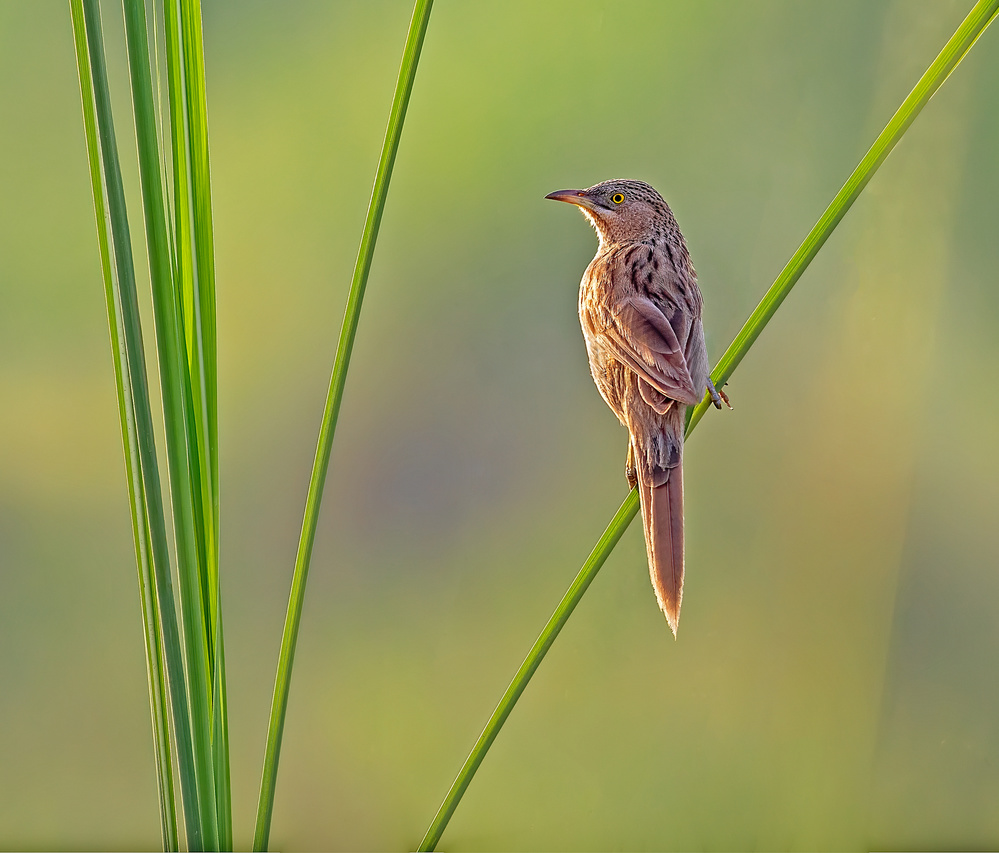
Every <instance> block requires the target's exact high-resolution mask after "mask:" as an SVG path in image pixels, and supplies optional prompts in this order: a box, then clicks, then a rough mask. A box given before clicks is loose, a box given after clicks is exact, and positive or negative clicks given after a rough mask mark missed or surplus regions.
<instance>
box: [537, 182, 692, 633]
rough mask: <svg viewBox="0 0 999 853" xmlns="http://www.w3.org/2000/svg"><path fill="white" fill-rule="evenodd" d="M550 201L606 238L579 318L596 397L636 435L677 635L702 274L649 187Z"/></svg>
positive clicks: (663, 596) (605, 186) (608, 186)
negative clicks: (564, 205)
mask: <svg viewBox="0 0 999 853" xmlns="http://www.w3.org/2000/svg"><path fill="white" fill-rule="evenodd" d="M619 197H623V199H622V200H621V201H620V202H617V201H616V199H617V198H619ZM548 198H552V199H555V200H558V201H566V202H569V203H571V204H576V205H578V206H579V207H580V208H581V209H582V211H583V213H584V214H585V215H586V217H587V218H588V219H589V220H590V222H591V223H592V224H593V227H594V229H595V230H596V232H597V236H598V237H599V239H600V246H599V248H598V249H597V254H596V257H594V258H593V260H592V261H591V262H590V265H589V266H588V267H587V268H586V272H585V273H584V274H583V280H582V282H581V283H580V289H579V320H580V325H581V326H582V329H583V337H584V339H585V341H586V350H587V353H588V355H589V359H590V371H591V373H592V374H593V380H594V382H596V385H597V389H598V390H599V391H600V394H601V396H602V397H603V398H604V400H606V401H607V405H608V406H610V408H611V409H612V410H613V412H614V414H616V415H617V417H618V419H619V420H620V421H621V423H622V424H624V425H625V426H626V427H627V428H628V431H629V433H630V435H631V443H632V447H633V448H634V461H635V468H636V474H637V478H638V489H639V497H640V499H641V505H642V522H643V527H644V529H645V542H646V546H647V549H648V555H649V572H650V575H651V577H652V585H653V587H654V588H655V591H656V598H657V599H658V601H659V606H660V607H661V608H662V610H663V613H665V615H666V620H667V621H668V622H669V625H670V628H671V629H672V630H673V633H674V635H675V634H676V629H677V622H678V620H679V618H680V603H681V600H682V598H683V562H684V560H683V466H682V461H683V426H684V415H685V412H686V408H687V406H688V405H694V404H696V403H697V402H698V401H699V400H700V399H701V397H702V396H703V395H704V391H705V388H706V386H707V382H708V358H707V351H706V350H705V347H704V330H703V328H702V325H701V293H700V290H699V289H698V287H697V276H696V274H695V272H694V267H693V265H692V264H691V262H690V255H689V253H688V252H687V245H686V243H685V242H684V239H683V235H682V234H681V233H680V228H679V227H678V226H677V224H676V219H675V218H674V217H673V213H672V211H671V210H670V209H669V206H668V205H667V204H666V202H665V201H664V200H663V198H662V196H660V195H659V193H658V192H656V190H654V189H653V188H652V187H651V186H649V185H648V184H646V183H643V182H641V181H628V180H613V181H605V182H603V183H601V184H597V185H596V186H593V187H590V188H589V189H587V190H561V191H559V192H556V193H551V194H550V195H549V196H548Z"/></svg>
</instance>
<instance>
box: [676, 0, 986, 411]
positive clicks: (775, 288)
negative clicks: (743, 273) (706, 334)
mask: <svg viewBox="0 0 999 853" xmlns="http://www.w3.org/2000/svg"><path fill="white" fill-rule="evenodd" d="M997 12H999V0H979V2H978V3H976V4H975V6H974V7H973V8H972V10H971V12H969V13H968V17H966V18H965V19H964V21H963V22H962V23H961V26H960V27H958V28H957V31H956V32H955V33H954V35H953V36H951V38H950V40H949V41H948V42H947V44H946V45H944V48H943V50H941V51H940V53H939V54H938V55H937V58H936V59H934V60H933V63H932V64H931V65H930V67H929V68H928V69H926V72H925V73H924V74H923V76H922V77H920V78H919V82H918V83H916V85H915V87H914V88H913V90H912V91H911V92H910V93H909V95H908V96H907V97H906V99H905V100H904V101H903V102H902V106H900V107H899V108H898V110H897V111H896V112H895V115H893V116H892V118H891V121H889V122H888V124H887V125H886V126H885V129H884V130H882V131H881V134H880V135H879V136H878V138H877V139H876V140H875V141H874V144H873V145H872V146H871V147H870V150H868V152H867V153H866V154H865V155H864V159H863V160H861V161H860V164H859V165H858V166H857V168H856V169H854V170H853V174H852V175H850V177H849V178H848V179H847V182H846V183H845V184H843V188H842V189H841V190H840V191H839V192H838V193H837V194H836V197H835V198H834V199H833V200H832V201H831V202H830V204H829V206H828V207H827V208H826V209H825V212H824V213H823V214H822V216H821V217H820V218H819V221H818V222H816V223H815V226H814V227H813V228H812V230H811V231H809V232H808V236H807V237H805V239H804V241H803V242H802V244H801V245H800V246H799V247H798V251H796V252H795V253H794V255H793V256H792V257H791V260H789V261H788V262H787V265H786V266H785V267H784V269H783V270H781V273H780V275H779V276H777V280H776V281H775V282H774V283H773V285H771V287H770V289H769V290H768V291H767V293H766V295H765V296H764V297H763V299H762V300H761V301H760V304H759V305H757V306H756V310H755V311H753V313H752V314H751V315H750V317H749V319H748V320H747V321H746V324H745V325H744V326H743V327H742V330H741V331H740V332H739V334H738V335H736V338H735V340H734V341H732V344H731V346H729V348H728V349H727V350H725V354H724V355H723V356H722V357H721V359H720V360H719V362H718V364H717V365H716V366H715V369H714V370H713V371H712V372H711V377H712V381H713V382H714V384H715V386H716V387H718V388H721V387H722V385H724V384H725V383H726V382H727V381H728V380H729V377H731V375H732V374H733V373H734V372H735V369H736V368H737V367H738V366H739V363H740V362H741V361H742V359H743V358H744V357H745V355H746V353H747V352H749V348H750V347H751V346H752V345H753V344H754V343H755V342H756V339H757V338H758V337H759V336H760V333H761V332H762V331H763V329H764V328H765V327H766V325H767V323H769V322H770V318H771V317H773V315H774V314H775V313H776V311H777V309H778V308H779V307H780V305H781V303H782V302H783V301H784V299H785V297H786V296H787V295H788V293H790V292H791V288H792V287H794V285H795V284H796V283H797V281H798V279H799V278H800V277H801V274H802V273H803V272H804V271H805V269H806V267H807V266H808V265H809V264H810V263H811V262H812V258H814V257H815V256H816V254H818V251H819V249H821V248H822V246H823V244H825V242H826V239H828V237H829V235H830V234H832V232H833V230H834V229H835V228H836V226H837V225H839V222H840V220H841V219H842V218H843V217H844V216H845V215H846V212H847V211H848V210H849V209H850V208H851V207H852V205H853V203H854V202H855V201H856V200H857V197H858V196H859V195H860V193H861V192H863V189H864V187H866V186H867V182H868V181H870V179H871V178H872V177H874V173H875V172H877V170H878V167H880V166H881V164H882V163H883V162H884V161H885V158H886V157H887V156H888V155H889V154H890V153H891V150H892V149H893V148H894V147H895V144H896V143H897V142H898V141H899V140H900V139H901V138H902V135H903V134H904V133H905V132H906V131H907V130H908V129H909V125H911V124H912V122H913V121H915V118H916V116H918V115H919V113H920V111H921V110H922V109H923V107H924V106H926V103H927V102H928V101H929V100H930V98H932V97H933V94H934V93H935V92H936V91H937V89H939V88H940V87H941V86H942V85H943V83H944V81H945V80H946V79H947V78H948V77H949V76H950V75H951V72H953V70H954V69H955V68H957V66H958V65H959V64H960V63H961V60H962V59H964V57H965V55H966V54H967V53H968V51H969V50H971V48H972V46H973V45H974V44H975V42H976V41H977V40H978V37H979V36H981V34H982V33H983V32H985V28H986V27H988V25H989V24H990V23H992V20H993V19H994V18H995V17H996V13H997ZM710 405H711V399H710V397H709V396H708V395H705V397H704V399H703V400H702V401H701V402H700V403H698V405H697V407H696V408H695V409H694V410H693V411H692V412H691V414H690V420H689V424H690V425H691V426H693V425H694V424H696V423H697V422H698V421H699V420H700V419H701V418H702V417H704V413H705V411H707V408H708V406H710Z"/></svg>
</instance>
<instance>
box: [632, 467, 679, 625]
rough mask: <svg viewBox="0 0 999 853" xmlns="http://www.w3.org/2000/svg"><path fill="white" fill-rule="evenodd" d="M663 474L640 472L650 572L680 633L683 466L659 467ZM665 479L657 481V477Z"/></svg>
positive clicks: (657, 591) (663, 604) (662, 601)
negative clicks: (645, 474)
mask: <svg viewBox="0 0 999 853" xmlns="http://www.w3.org/2000/svg"><path fill="white" fill-rule="evenodd" d="M656 473H657V474H658V475H659V476H657V477H648V476H643V475H641V474H640V475H639V481H638V490H639V497H640V498H641V503H642V524H643V526H644V528H645V546H646V548H647V549H648V552H649V574H650V575H651V576H652V586H653V588H654V589H655V591H656V598H657V599H658V601H659V606H660V607H661V608H662V611H663V613H665V614H666V621H667V622H669V626H670V628H671V629H672V630H673V636H674V637H675V636H676V626H677V622H679V620H680V601H681V600H682V598H683V467H682V465H680V464H678V465H676V466H675V467H673V468H667V469H665V471H664V469H659V470H658V471H657V472H656ZM663 473H665V474H666V477H665V482H662V483H661V484H660V485H654V483H655V481H656V480H661V479H662V474H663Z"/></svg>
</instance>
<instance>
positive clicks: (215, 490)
mask: <svg viewBox="0 0 999 853" xmlns="http://www.w3.org/2000/svg"><path fill="white" fill-rule="evenodd" d="M167 6H168V7H169V8H166V9H165V10H164V34H165V41H166V56H167V76H168V92H169V105H170V127H171V144H172V148H173V188H174V213H175V216H174V243H175V245H176V246H177V247H178V249H177V263H176V266H175V270H176V280H177V290H178V311H179V314H180V318H181V322H182V326H183V331H184V343H185V347H186V356H187V372H186V377H185V379H186V382H185V394H186V396H187V400H188V404H189V411H190V413H191V417H190V419H189V423H188V426H189V434H188V445H189V448H190V450H191V457H190V458H191V480H192V483H193V484H194V490H193V494H192V501H193V507H194V514H195V518H196V519H197V520H198V523H197V524H196V525H195V532H196V534H197V550H198V557H199V566H200V583H201V590H202V599H203V604H204V606H205V608H206V609H205V611H204V614H203V619H204V623H205V633H206V637H207V644H208V672H209V677H210V682H211V686H212V692H211V696H212V701H211V709H212V741H211V743H212V761H213V764H214V767H215V799H216V815H217V820H218V831H219V846H220V848H221V849H223V850H226V849H231V847H232V812H231V796H230V787H229V734H228V731H229V729H228V721H227V716H226V707H227V706H226V702H225V684H224V671H225V662H224V659H223V658H222V657H221V654H222V649H223V648H224V646H223V644H222V636H221V632H222V617H221V605H220V581H219V571H218V565H219V545H218V541H219V540H218V532H219V521H218V518H219V516H218V511H219V467H218V402H217V401H218V391H217V346H216V332H215V326H216V320H215V262H214V235H213V230H212V218H211V191H210V175H209V169H208V120H207V102H206V95H205V83H204V59H203V53H202V42H201V9H200V6H199V5H197V4H191V3H189V2H184V3H182V4H180V5H178V4H177V3H176V2H170V3H168V4H167Z"/></svg>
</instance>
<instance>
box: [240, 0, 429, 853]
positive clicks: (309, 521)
mask: <svg viewBox="0 0 999 853" xmlns="http://www.w3.org/2000/svg"><path fill="white" fill-rule="evenodd" d="M432 6H433V0H417V2H416V5H415V7H414V9H413V18H412V21H411V22H410V25H409V35H408V37H407V39H406V47H405V50H404V51H403V56H402V65H401V67H400V69H399V79H398V82H397V83H396V89H395V97H394V98H393V101H392V110H391V112H390V114H389V122H388V128H387V129H386V131H385V141H384V142H383V144H382V153H381V158H380V160H379V162H378V170H377V172H376V173H375V183H374V188H373V189H372V193H371V200H370V202H369V204H368V214H367V218H366V220H365V223H364V230H363V232H362V233H361V245H360V248H359V250H358V253H357V261H356V263H355V264H354V275H353V279H352V280H351V284H350V293H349V295H348V297H347V307H346V310H345V312H344V318H343V325H342V327H341V329H340V339H339V342H338V344H337V350H336V357H335V359H334V361H333V374H332V376H331V378H330V387H329V393H328V394H327V397H326V409H325V411H324V412H323V420H322V424H321V426H320V428H319V441H318V446H317V448H316V458H315V462H314V463H313V467H312V477H311V479H310V481H309V492H308V495H307V497H306V502H305V517H304V519H303V522H302V534H301V537H300V539H299V544H298V555H297V557H296V559H295V572H294V575H293V577H292V582H291V595H290V597H289V601H288V613H287V616H286V618H285V625H284V633H283V635H282V638H281V651H280V654H279V657H278V669H277V677H276V679H275V683H274V697H273V700H272V703H271V716H270V723H269V726H268V730H267V747H266V750H265V754H264V767H263V773H262V777H261V781H260V798H259V801H258V804H257V823H256V830H255V832H254V837H253V849H254V850H256V851H263V850H266V849H267V844H268V840H269V838H270V829H271V815H272V812H273V810H274V785H275V781H276V778H277V767H278V759H279V758H280V754H281V738H282V735H283V733H284V720H285V713H286V712H287V709H288V691H289V689H290V685H291V671H292V666H293V664H294V661H295V646H296V643H297V642H298V630H299V626H300V625H301V621H302V604H303V602H304V599H305V585H306V580H307V579H308V575H309V563H310V561H311V559H312V546H313V543H314V542H315V538H316V525H317V523H318V521H319V507H320V503H321V501H322V494H323V486H324V484H325V482H326V472H327V470H328V468H329V460H330V450H331V448H332V446H333V435H334V432H335V430H336V422H337V416H338V415H339V412H340V402H341V400H342V399H343V388H344V384H345V383H346V380H347V369H348V367H349V366H350V355H351V351H352V349H353V346H354V337H355V335H356V333H357V323H358V318H359V317H360V313H361V302H362V300H363V298H364V288H365V285H366V284H367V281H368V271H369V270H370V268H371V258H372V256H373V255H374V251H375V242H376V241H377V239H378V227H379V225H380V224H381V219H382V211H383V210H384V208H385V199H386V198H387V196H388V188H389V181H390V180H391V177H392V166H393V165H394V163H395V156H396V152H397V151H398V149H399V139H400V137H401V136H402V127H403V123H404V122H405V119H406V108H407V107H408V106H409V97H410V94H411V93H412V91H413V81H414V80H415V78H416V68H417V65H418V64H419V61H420V51H421V50H422V48H423V39H424V36H425V35H426V32H427V24H428V23H429V21H430V10H431V7H432Z"/></svg>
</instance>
